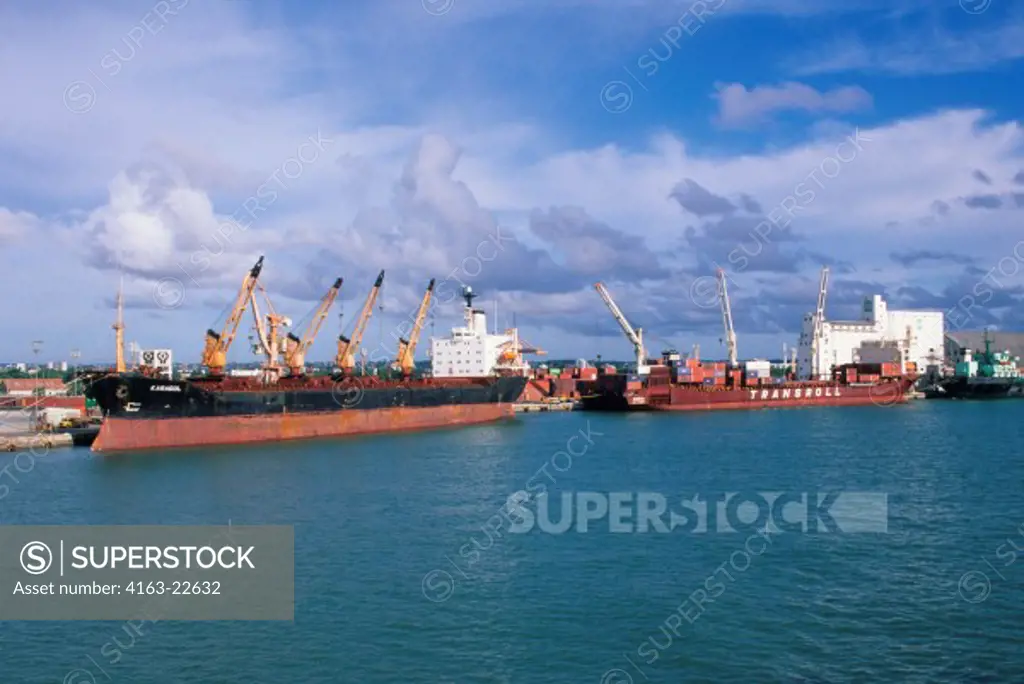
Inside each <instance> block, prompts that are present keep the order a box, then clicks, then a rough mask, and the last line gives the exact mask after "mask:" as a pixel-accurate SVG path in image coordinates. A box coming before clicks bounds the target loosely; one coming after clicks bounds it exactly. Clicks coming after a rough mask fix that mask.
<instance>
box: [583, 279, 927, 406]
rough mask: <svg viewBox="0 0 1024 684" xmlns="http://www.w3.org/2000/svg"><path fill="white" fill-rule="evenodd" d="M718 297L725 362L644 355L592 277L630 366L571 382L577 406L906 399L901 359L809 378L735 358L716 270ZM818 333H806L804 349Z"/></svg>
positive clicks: (907, 377)
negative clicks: (631, 358)
mask: <svg viewBox="0 0 1024 684" xmlns="http://www.w3.org/2000/svg"><path fill="white" fill-rule="evenodd" d="M717 275H718V297H719V300H720V302H721V304H722V317H723V326H724V329H725V341H726V346H727V348H728V353H729V360H728V362H727V363H726V362H715V363H702V362H701V361H700V351H699V349H700V348H699V346H697V345H695V346H694V353H693V355H692V356H691V357H690V358H687V359H685V360H683V359H682V358H681V355H680V354H679V352H677V351H676V350H674V349H669V350H666V351H664V352H662V355H661V358H660V359H651V358H649V357H648V355H647V351H646V349H645V347H644V340H643V330H642V329H641V328H635V327H634V326H633V325H631V324H630V323H629V321H628V320H627V319H626V316H625V314H623V313H622V310H621V309H619V307H618V305H617V304H616V303H615V301H614V299H612V296H611V293H610V292H609V291H608V288H607V287H605V285H604V283H600V282H599V283H595V284H594V289H596V290H597V292H598V294H599V295H600V296H601V299H602V300H604V303H605V305H606V306H607V307H608V309H609V311H611V313H612V316H614V318H615V320H616V321H618V323H619V326H620V327H621V328H622V330H623V332H624V333H625V335H626V337H627V339H629V341H630V342H632V344H633V348H634V352H635V354H636V364H635V366H634V370H635V372H634V373H619V372H616V371H615V368H614V367H606V368H603V369H601V372H600V373H599V374H598V376H597V377H596V378H593V379H589V380H585V381H583V382H580V383H578V386H579V388H580V394H581V403H582V408H583V410H584V411H717V410H727V409H758V408H784V407H802V406H858V405H861V406H863V405H876V406H891V405H894V404H902V403H906V402H907V400H908V399H909V398H910V394H911V388H912V387H913V385H914V383H915V382H916V381H917V379H918V375H917V373H916V372H915V371H914V370H911V368H916V367H914V366H910V365H909V364H908V363H906V362H905V361H904V362H901V363H893V362H888V363H849V364H842V365H839V366H837V367H835V368H834V369H833V370H832V371H831V372H830V373H824V372H817V373H814V374H813V375H811V379H802V380H798V379H796V369H797V364H796V362H795V359H794V361H793V363H792V364H791V365H788V366H786V365H785V364H782V365H779V366H777V367H776V368H775V369H774V370H773V368H772V364H771V363H770V362H769V361H765V360H761V361H757V360H752V361H747V362H745V363H744V364H741V363H740V362H739V360H738V356H737V352H736V333H735V330H734V328H733V324H732V309H731V306H730V304H729V295H728V290H727V288H726V279H725V273H724V271H723V270H722V269H718V273H717ZM827 279H828V268H827V267H826V268H824V269H822V280H821V287H820V288H819V296H818V309H817V312H818V313H817V314H815V321H816V322H817V323H816V326H815V328H816V330H818V331H819V333H820V328H821V323H822V321H823V320H824V306H825V304H824V299H825V289H826V284H827ZM819 338H820V334H816V335H815V336H814V341H813V342H812V351H813V350H814V349H815V348H816V345H817V343H818V340H819ZM779 373H781V375H779Z"/></svg>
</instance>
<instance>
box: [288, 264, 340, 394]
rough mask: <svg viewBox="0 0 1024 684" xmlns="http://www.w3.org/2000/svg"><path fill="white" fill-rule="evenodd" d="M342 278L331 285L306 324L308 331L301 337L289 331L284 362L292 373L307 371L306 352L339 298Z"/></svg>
mask: <svg viewBox="0 0 1024 684" xmlns="http://www.w3.org/2000/svg"><path fill="white" fill-rule="evenodd" d="M341 280H342V279H341V278H338V279H337V280H335V281H334V285H332V286H331V289H329V290H328V291H327V294H325V295H324V296H323V299H321V300H320V304H319V305H318V306H317V308H316V311H315V312H314V313H313V318H312V319H310V321H309V325H308V326H306V331H305V332H304V333H303V334H302V337H301V338H300V337H299V336H297V335H296V334H295V333H288V339H287V340H286V341H285V352H284V362H285V365H287V366H288V373H289V374H290V375H302V374H303V373H305V371H306V352H307V351H309V348H310V347H311V346H312V345H313V340H315V339H316V336H317V333H319V332H320V326H322V325H323V323H324V320H326V319H327V312H328V311H329V310H330V308H331V306H332V305H333V304H334V300H335V299H337V298H338V291H339V290H340V289H341Z"/></svg>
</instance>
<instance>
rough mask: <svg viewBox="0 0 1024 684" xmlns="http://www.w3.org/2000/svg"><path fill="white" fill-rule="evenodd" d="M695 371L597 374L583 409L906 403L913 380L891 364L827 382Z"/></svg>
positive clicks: (720, 367) (839, 373) (717, 369)
mask: <svg viewBox="0 0 1024 684" xmlns="http://www.w3.org/2000/svg"><path fill="white" fill-rule="evenodd" d="M878 366H881V367H882V368H879V367H878ZM695 367H697V366H695ZM886 367H888V368H886ZM699 368H701V370H703V373H699V372H698V373H697V376H698V377H697V379H694V377H693V376H694V372H693V371H690V372H689V373H687V374H686V377H685V378H684V377H683V376H682V374H679V373H678V372H677V371H676V367H675V366H669V365H654V366H651V367H650V374H649V375H647V376H646V377H644V376H637V375H623V374H615V375H612V374H608V375H603V376H600V377H598V379H597V380H594V381H592V382H588V383H584V386H583V387H582V389H581V391H582V394H583V399H582V402H583V408H584V409H585V410H591V411H718V410H728V409H761V408H786V407H790V408H796V407H807V406H871V405H874V406H892V405H894V404H903V403H906V402H907V400H908V399H909V393H910V389H911V387H912V386H913V384H914V382H915V381H916V380H917V377H916V376H915V375H913V374H902V373H900V372H899V370H898V365H897V364H876V365H875V366H869V365H867V364H861V365H857V364H850V365H847V366H842V367H840V368H838V369H836V371H835V373H834V374H833V378H832V380H811V381H797V380H786V381H775V380H773V379H771V378H747V377H746V375H745V374H744V372H743V371H742V370H733V371H731V372H728V373H727V372H726V370H725V364H714V365H712V366H711V367H710V368H708V367H707V366H706V365H705V366H704V367H699ZM871 371H874V372H871ZM701 375H710V376H711V377H710V378H704V377H700V376H701Z"/></svg>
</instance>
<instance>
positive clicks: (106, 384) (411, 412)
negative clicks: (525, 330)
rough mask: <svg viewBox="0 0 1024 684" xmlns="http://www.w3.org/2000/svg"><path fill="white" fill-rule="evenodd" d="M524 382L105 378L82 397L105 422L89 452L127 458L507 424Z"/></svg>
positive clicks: (501, 379)
mask: <svg viewBox="0 0 1024 684" xmlns="http://www.w3.org/2000/svg"><path fill="white" fill-rule="evenodd" d="M525 384H526V378H523V377H516V376H504V377H492V378H443V379H440V378H439V379H424V380H410V381H405V382H401V381H387V380H381V379H378V378H373V377H355V378H349V379H345V380H340V381H339V380H336V379H332V378H330V377H327V376H321V377H310V378H301V379H300V378H296V379H288V378H284V379H282V380H280V381H278V382H277V383H276V384H275V385H273V386H271V387H267V386H265V385H262V384H261V383H259V382H258V381H254V380H250V379H241V378H224V379H222V380H213V379H208V378H196V379H192V380H184V381H170V380H164V379H160V378H150V377H144V376H141V375H121V376H117V375H110V376H107V377H105V378H100V379H98V380H96V381H95V382H93V383H92V385H91V387H90V389H89V394H90V396H92V397H94V398H95V399H96V400H97V402H98V403H99V405H100V406H101V407H102V409H103V410H104V413H105V414H106V416H107V417H106V419H105V420H104V421H103V426H102V428H101V429H100V433H99V436H98V437H97V438H96V441H95V442H94V443H93V447H92V448H93V450H94V451H136V450H142V449H160V448H176V447H194V446H215V445H226V444H247V443H253V442H276V441H284V440H293V439H308V438H315V437H337V436H344V435H366V434H375V433H384V432H397V431H408V430H423V429H430V428H441V427H454V426H460V425H472V424H477V423H486V422H490V421H494V420H500V419H502V418H511V417H513V411H512V402H514V401H515V400H516V399H517V398H518V397H519V395H520V394H521V393H522V390H523V386H524V385H525Z"/></svg>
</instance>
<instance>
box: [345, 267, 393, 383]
mask: <svg viewBox="0 0 1024 684" xmlns="http://www.w3.org/2000/svg"><path fill="white" fill-rule="evenodd" d="M383 282H384V271H381V272H380V274H379V275H378V276H377V280H376V281H375V282H374V283H373V288H372V289H371V290H370V294H369V295H367V297H366V303H365V304H363V310H362V311H361V312H359V318H357V319H356V325H355V328H354V329H353V330H352V337H350V338H349V337H345V336H344V335H339V336H338V355H337V356H336V357H335V360H334V362H335V364H336V365H337V366H338V368H340V369H341V372H342V373H344V374H346V375H349V374H351V373H352V370H353V369H354V368H355V366H356V357H355V355H356V352H357V351H359V345H360V344H362V341H363V333H365V332H366V326H367V324H368V323H369V322H370V315H371V314H372V313H373V306H374V304H375V303H376V302H377V294H378V293H379V292H380V286H381V284H382V283H383Z"/></svg>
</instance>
